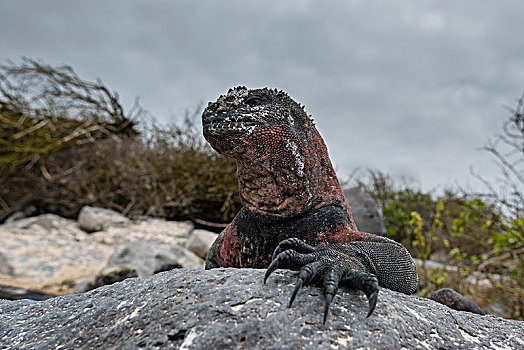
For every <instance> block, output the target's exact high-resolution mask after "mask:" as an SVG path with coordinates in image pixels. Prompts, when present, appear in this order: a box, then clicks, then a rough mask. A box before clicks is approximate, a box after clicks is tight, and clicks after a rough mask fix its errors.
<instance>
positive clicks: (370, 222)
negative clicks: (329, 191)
mask: <svg viewBox="0 0 524 350" xmlns="http://www.w3.org/2000/svg"><path fill="white" fill-rule="evenodd" d="M344 195H345V196H346V199H347V201H348V203H349V206H350V207H351V214H352V215H353V220H355V223H356V224H357V228H358V229H359V230H360V231H362V232H369V233H374V234H376V235H379V236H385V235H386V227H385V226H384V222H383V221H382V214H381V212H380V211H379V209H378V207H377V204H376V203H375V200H374V199H373V197H371V194H369V192H367V191H366V190H365V189H364V188H363V187H361V186H356V187H352V188H349V189H345V190H344Z"/></svg>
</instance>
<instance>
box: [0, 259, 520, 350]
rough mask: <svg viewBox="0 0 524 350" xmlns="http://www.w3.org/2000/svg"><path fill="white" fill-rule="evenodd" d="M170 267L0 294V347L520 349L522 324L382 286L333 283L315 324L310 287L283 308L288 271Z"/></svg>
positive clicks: (317, 298)
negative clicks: (51, 289)
mask: <svg viewBox="0 0 524 350" xmlns="http://www.w3.org/2000/svg"><path fill="white" fill-rule="evenodd" d="M263 276H264V270H256V269H224V268H221V269H214V270H187V269H176V270H172V271H168V272H163V273H160V274H157V275H154V276H151V277H148V278H132V279H127V280H125V281H123V282H119V283H115V284H112V285H110V286H104V287H101V288H98V289H95V290H93V291H90V292H87V293H84V294H76V295H67V296H60V297H56V298H52V299H49V300H45V301H41V302H36V301H30V300H19V301H5V300H0V312H1V314H2V317H1V318H0V344H2V345H3V346H4V347H6V348H39V349H54V348H57V347H62V348H70V349H72V348H74V349H92V348H104V349H120V348H126V349H127V348H138V347H144V348H149V349H154V348H182V349H215V348H248V349H252V348H257V349H266V348H279V349H280V348H292V349H295V348H296V349H331V348H366V349H400V348H408V349H415V348H428V349H439V348H442V349H470V348H475V349H492V348H508V349H510V348H511V349H517V348H522V344H524V322H521V321H515V320H505V319H502V318H499V317H496V316H491V315H489V316H479V315H475V314H472V313H468V312H459V311H455V310H451V309H449V308H447V307H446V306H444V305H441V304H438V303H436V302H434V301H432V300H429V299H422V298H418V297H413V296H407V295H404V294H400V293H396V292H393V291H390V290H387V289H382V290H381V291H380V293H379V299H378V304H377V308H376V309H375V312H374V313H373V315H372V316H371V317H369V318H366V312H367V307H368V305H367V299H366V297H365V296H364V295H363V294H362V293H360V292H357V291H354V290H350V289H346V288H340V290H339V292H338V294H337V296H336V297H335V298H334V300H333V302H332V304H331V312H330V315H329V319H328V323H327V324H326V325H323V324H322V309H323V298H322V291H321V289H320V288H318V287H306V288H303V289H301V290H300V292H299V293H298V295H297V298H296V300H295V303H294V304H293V307H292V308H288V307H287V303H288V301H289V296H290V294H291V291H292V289H293V285H294V283H295V280H296V279H295V276H296V273H295V272H291V271H280V270H279V271H277V272H275V273H274V274H273V275H272V276H271V277H270V278H269V280H268V282H267V284H265V285H264V284H263Z"/></svg>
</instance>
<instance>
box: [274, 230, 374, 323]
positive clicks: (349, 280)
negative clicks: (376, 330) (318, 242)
mask: <svg viewBox="0 0 524 350" xmlns="http://www.w3.org/2000/svg"><path fill="white" fill-rule="evenodd" d="M348 252H351V247H348V246H347V245H346V244H335V245H329V246H323V247H313V246H310V245H308V244H306V243H304V242H302V241H301V240H299V239H297V238H290V239H286V240H284V241H282V242H281V243H280V244H279V245H278V247H277V248H276V249H275V252H274V254H273V261H272V262H271V264H270V265H269V267H268V269H267V271H266V274H265V277H264V283H266V281H267V279H268V277H269V276H270V275H271V273H272V272H273V271H275V270H276V269H277V268H284V269H290V270H298V271H299V274H298V279H297V283H296V285H295V289H294V290H293V293H292V294H291V298H290V300H289V305H288V307H291V305H292V304H293V301H294V300H295V297H296V295H297V293H298V291H299V289H300V287H302V286H307V285H309V284H310V283H311V282H320V281H322V286H323V293H324V298H325V299H324V319H323V323H324V324H325V323H326V320H327V316H328V313H329V305H330V304H331V301H332V300H333V298H334V297H335V295H336V293H337V290H338V286H339V284H340V285H344V286H348V287H351V288H354V289H358V290H361V291H362V292H364V294H366V296H367V298H368V301H369V309H368V314H367V317H369V316H370V315H371V314H372V313H373V310H375V306H376V304H377V297H378V291H379V287H378V280H377V277H376V276H375V275H374V274H372V273H368V272H363V271H362V270H364V267H363V265H362V264H361V263H360V262H359V258H360V257H359V256H358V254H355V256H351V255H348Z"/></svg>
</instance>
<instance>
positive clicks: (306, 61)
mask: <svg viewBox="0 0 524 350" xmlns="http://www.w3.org/2000/svg"><path fill="white" fill-rule="evenodd" d="M523 14H524V1H519V0H515V1H509V0H507V1H506V0H502V1H501V0H499V1H478V0H477V1H455V0H454V1H443V0H440V1H421V0H414V1H406V0H402V1H391V0H390V1H348V0H345V1H290V0H287V1H268V0H265V1H257V2H255V1H246V0H238V1H227V0H222V1H205V0H202V1H146V0H144V1H114V0H113V1H93V0H91V1H49V0H46V1H41V0H35V1H21V0H18V1H7V0H0V33H1V35H0V63H2V64H3V63H6V60H7V59H12V60H15V61H19V59H20V57H22V56H27V57H31V58H40V59H42V60H44V61H45V62H48V63H51V64H62V63H67V64H70V65H72V66H73V67H74V68H75V70H76V71H77V73H79V75H80V76H81V77H83V78H85V79H90V80H91V79H95V78H101V79H102V80H103V81H104V83H105V84H106V85H107V86H109V87H110V88H111V89H113V90H116V91H118V92H119V93H120V95H121V98H122V101H123V102H124V104H125V105H126V106H127V108H128V109H129V108H130V107H131V105H132V103H133V100H134V98H135V97H136V96H137V95H139V96H140V97H141V102H142V105H143V106H144V107H145V108H146V109H148V110H149V111H151V112H152V113H153V114H154V115H155V116H156V117H157V118H158V119H160V120H162V121H169V120H172V119H173V118H174V117H175V116H182V115H183V113H184V111H185V110H187V109H189V110H192V109H194V108H195V107H196V106H198V105H199V104H200V103H202V102H204V103H207V102H208V101H211V100H215V99H216V98H217V97H218V95H220V94H222V93H225V92H227V90H228V88H230V87H232V86H237V85H246V86H248V87H250V88H254V87H264V86H269V87H277V88H279V89H283V90H285V91H287V92H288V93H289V94H290V95H291V96H292V97H293V98H295V99H296V100H297V101H298V102H300V103H302V104H304V105H305V106H306V110H307V111H308V113H310V114H312V115H313V117H314V119H315V121H316V124H317V126H318V128H319V130H320V132H321V134H322V135H323V137H324V139H325V141H326V143H327V145H328V148H329V151H330V154H331V159H332V161H333V163H334V165H335V167H336V169H337V172H338V173H339V175H340V176H341V177H345V176H347V175H348V174H349V173H350V172H351V171H353V170H354V169H355V168H357V167H371V168H374V169H379V170H382V171H385V172H389V173H392V174H396V175H404V176H408V177H411V178H413V179H414V180H415V181H417V182H418V183H419V184H420V185H421V186H422V187H423V188H425V189H432V188H438V189H442V188H443V187H444V186H449V185H453V184H454V182H455V181H458V182H459V183H460V184H462V185H466V184H468V183H469V184H470V185H472V186H473V187H478V186H479V184H478V183H477V182H476V181H475V180H474V179H472V177H471V175H470V174H469V167H470V166H474V167H475V169H476V170H477V171H478V172H481V173H483V174H484V175H486V177H488V178H490V177H493V176H495V175H496V174H497V173H498V172H497V168H496V167H495V166H494V164H493V163H492V162H491V160H490V157H489V155H488V154H486V153H483V152H481V151H479V150H478V148H479V147H480V146H482V145H483V144H484V142H485V140H486V137H487V136H488V135H490V134H493V133H495V132H499V131H500V129H501V124H502V121H503V120H504V119H505V118H506V117H507V116H508V112H507V111H506V110H505V109H504V107H503V106H510V107H514V106H515V102H516V99H517V98H518V97H519V96H520V95H521V94H522V93H523V92H524V42H523V36H522V35H523V33H524V20H523Z"/></svg>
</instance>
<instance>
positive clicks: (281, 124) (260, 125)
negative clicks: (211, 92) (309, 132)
mask: <svg viewBox="0 0 524 350" xmlns="http://www.w3.org/2000/svg"><path fill="white" fill-rule="evenodd" d="M308 122H310V121H309V117H308V116H307V114H306V113H305V111H304V110H303V108H302V107H301V106H300V105H299V104H298V103H296V102H295V101H293V100H292V99H291V98H290V97H289V96H288V95H287V94H286V93H285V92H283V91H277V90H276V89H275V90H271V89H267V88H264V89H254V90H248V89H247V88H246V87H244V86H239V87H236V88H233V89H229V91H228V93H227V95H222V96H220V97H219V98H218V100H217V101H216V102H213V103H211V102H210V103H209V104H208V106H207V108H206V109H205V110H204V113H203V115H202V124H203V128H204V137H205V138H206V140H207V141H208V142H209V143H210V144H211V146H213V148H214V149H215V150H216V151H217V152H219V153H222V154H224V155H227V156H230V157H234V158H238V157H241V156H242V155H245V154H246V146H247V147H249V149H253V146H258V147H257V148H260V150H262V151H263V150H267V149H268V148H272V147H274V146H278V145H277V144H278V143H279V142H284V143H285V142H286V140H288V139H298V140H304V139H305V138H306V133H305V131H306V124H307V123H308ZM261 146H262V147H261ZM282 147H284V146H282Z"/></svg>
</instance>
